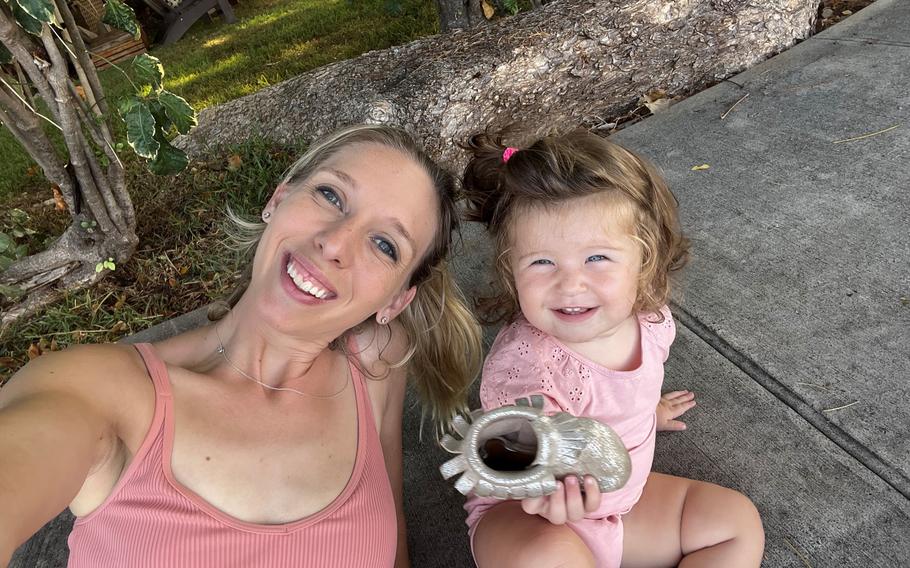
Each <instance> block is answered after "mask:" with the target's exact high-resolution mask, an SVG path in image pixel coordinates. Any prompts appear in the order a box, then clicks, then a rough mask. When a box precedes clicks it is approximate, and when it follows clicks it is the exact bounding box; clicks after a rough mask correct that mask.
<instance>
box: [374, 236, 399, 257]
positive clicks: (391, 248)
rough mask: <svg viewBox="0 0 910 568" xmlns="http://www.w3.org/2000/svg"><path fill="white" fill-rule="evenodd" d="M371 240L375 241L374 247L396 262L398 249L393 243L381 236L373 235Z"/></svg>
mask: <svg viewBox="0 0 910 568" xmlns="http://www.w3.org/2000/svg"><path fill="white" fill-rule="evenodd" d="M373 242H374V243H376V248H378V249H379V252H381V253H382V254H384V255H386V256H387V257H389V258H391V259H392V260H394V261H396V262H397V261H398V249H396V248H395V245H393V244H392V243H390V242H389V241H387V240H385V239H383V238H382V237H373Z"/></svg>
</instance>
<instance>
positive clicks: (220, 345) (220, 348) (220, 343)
mask: <svg viewBox="0 0 910 568" xmlns="http://www.w3.org/2000/svg"><path fill="white" fill-rule="evenodd" d="M214 327H215V335H216V336H217V337H218V353H221V356H222V357H224V362H225V363H227V364H228V365H229V366H230V367H231V368H232V369H234V370H235V371H237V372H238V373H240V374H241V375H242V376H243V377H244V378H247V379H249V380H251V381H253V382H254V383H257V384H259V385H262V386H263V387H265V388H267V389H269V390H273V391H288V392H292V393H294V394H299V395H300V396H308V397H310V398H321V399H329V398H335V397H337V396H339V395H340V394H341V393H343V392H344V391H345V390H347V388H348V381H347V380H345V381H344V385H342V386H341V389H339V390H338V392H336V393H333V394H330V395H319V394H310V393H308V392H303V391H301V390H297V389H292V388H290V387H273V386H272V385H269V384H266V383H264V382H262V381H260V380H259V379H257V378H256V377H254V376H252V375H248V374H247V373H246V372H245V371H244V370H243V369H241V368H240V367H238V366H237V365H235V364H234V362H233V361H231V359H230V358H229V357H228V356H227V352H226V351H225V349H224V342H223V341H222V340H221V332H219V331H218V324H215V326H214Z"/></svg>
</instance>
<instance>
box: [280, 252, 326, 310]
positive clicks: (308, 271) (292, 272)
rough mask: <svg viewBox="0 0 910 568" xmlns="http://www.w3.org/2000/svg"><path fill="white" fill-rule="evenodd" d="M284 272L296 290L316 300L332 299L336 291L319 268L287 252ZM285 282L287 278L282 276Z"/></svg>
mask: <svg viewBox="0 0 910 568" xmlns="http://www.w3.org/2000/svg"><path fill="white" fill-rule="evenodd" d="M284 265H285V269H284V270H285V273H286V274H287V275H288V277H289V278H290V280H291V283H292V284H293V285H294V287H295V288H296V290H297V291H300V292H303V293H304V294H307V295H308V296H310V297H312V298H314V299H317V300H325V301H328V300H334V299H335V298H337V297H338V294H337V292H336V291H335V290H334V289H333V288H332V286H331V284H329V283H328V279H327V278H326V277H325V276H324V275H323V274H322V273H321V272H319V270H318V269H317V268H316V267H315V266H313V265H312V263H309V262H307V261H306V259H303V258H301V257H300V256H297V255H293V254H290V253H288V254H287V255H285V262H284ZM282 280H283V281H285V282H286V280H287V278H283V279H282Z"/></svg>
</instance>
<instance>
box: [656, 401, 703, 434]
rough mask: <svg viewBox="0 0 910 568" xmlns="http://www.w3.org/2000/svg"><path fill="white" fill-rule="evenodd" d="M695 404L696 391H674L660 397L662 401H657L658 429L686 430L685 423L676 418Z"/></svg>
mask: <svg viewBox="0 0 910 568" xmlns="http://www.w3.org/2000/svg"><path fill="white" fill-rule="evenodd" d="M693 406H695V393H694V392H689V391H673V392H668V393H666V394H665V395H663V396H662V397H660V402H658V403H657V431H658V432H660V431H662V430H685V429H686V425H685V423H683V422H682V421H681V420H674V419H675V418H677V417H679V416H682V415H683V414H684V413H685V412H686V411H687V410H689V409H690V408H692V407H693Z"/></svg>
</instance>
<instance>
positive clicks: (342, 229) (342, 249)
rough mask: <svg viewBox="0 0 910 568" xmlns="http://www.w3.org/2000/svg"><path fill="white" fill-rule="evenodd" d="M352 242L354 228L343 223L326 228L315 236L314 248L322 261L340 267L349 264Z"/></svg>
mask: <svg viewBox="0 0 910 568" xmlns="http://www.w3.org/2000/svg"><path fill="white" fill-rule="evenodd" d="M353 241H354V228H353V227H351V226H350V225H348V224H345V223H337V224H334V225H332V226H330V227H326V228H325V229H324V230H322V231H320V232H319V233H317V235H316V246H317V247H318V248H319V252H320V253H321V254H322V258H323V259H324V260H327V261H330V262H332V263H334V264H336V265H338V266H340V267H345V266H347V265H348V264H349V263H350V257H351V254H352V252H351V251H352V246H353Z"/></svg>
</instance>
